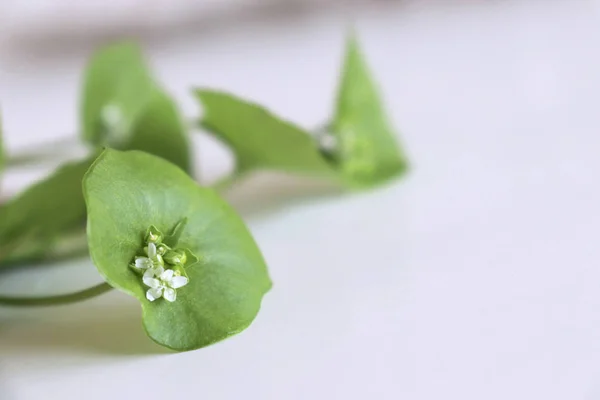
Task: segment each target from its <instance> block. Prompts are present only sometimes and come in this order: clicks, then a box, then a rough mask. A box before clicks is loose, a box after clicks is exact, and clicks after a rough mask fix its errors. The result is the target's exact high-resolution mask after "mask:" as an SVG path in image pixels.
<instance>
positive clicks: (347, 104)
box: [329, 35, 408, 187]
mask: <svg viewBox="0 0 600 400" xmlns="http://www.w3.org/2000/svg"><path fill="white" fill-rule="evenodd" d="M329 128H330V130H331V132H332V133H333V135H334V136H335V138H336V142H337V147H336V150H335V151H334V152H333V154H332V159H333V160H334V163H335V164H336V165H337V167H338V168H339V169H340V171H341V172H342V174H343V176H344V178H345V181H346V182H347V183H348V184H349V185H351V186H356V187H364V186H371V185H376V184H380V183H383V182H385V181H387V180H389V179H391V178H394V177H396V176H398V175H400V174H402V173H403V172H404V171H406V169H407V166H408V164H407V160H406V158H405V156H404V154H403V153H402V152H401V151H400V149H399V147H398V144H397V143H396V135H395V133H394V132H393V131H392V129H391V128H390V124H389V121H388V119H387V116H386V115H385V112H384V109H383V105H382V101H381V99H380V96H379V93H378V91H377V87H376V85H375V83H374V82H373V79H372V78H371V76H370V72H369V68H368V66H367V64H366V62H365V60H364V58H363V56H362V54H361V51H360V49H359V45H358V41H357V40H356V38H355V37H354V35H352V36H351V37H350V38H349V40H348V44H347V50H346V59H345V63H344V67H343V73H342V78H341V82H340V87H339V93H338V101H337V110H336V113H335V116H334V118H333V122H332V123H331V124H330V126H329Z"/></svg>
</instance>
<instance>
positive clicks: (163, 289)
mask: <svg viewBox="0 0 600 400" xmlns="http://www.w3.org/2000/svg"><path fill="white" fill-rule="evenodd" d="M157 242H158V243H157ZM144 252H145V253H146V257H143V256H137V257H135V261H134V262H133V264H132V265H131V266H132V267H133V268H134V269H135V270H137V271H140V272H142V273H143V275H142V282H144V285H146V286H148V287H149V289H148V290H147V291H146V298H147V299H148V300H150V301H154V300H156V299H160V298H161V297H163V298H164V299H165V300H167V301H170V302H173V301H175V300H176V299H177V292H176V291H175V290H176V289H179V288H180V287H182V286H185V285H187V283H188V278H187V277H185V276H182V275H181V273H180V272H179V270H174V269H173V267H181V268H183V266H184V264H185V261H186V255H185V251H183V250H180V249H175V250H171V249H169V248H168V247H167V246H166V245H164V244H160V235H156V236H153V235H152V233H150V234H149V235H148V246H147V247H145V248H144Z"/></svg>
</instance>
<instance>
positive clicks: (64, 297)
mask: <svg viewBox="0 0 600 400" xmlns="http://www.w3.org/2000/svg"><path fill="white" fill-rule="evenodd" d="M111 289H112V286H110V285H109V284H108V283H106V282H103V283H101V284H99V285H96V286H92V287H91V288H87V289H84V290H81V291H79V292H74V293H68V294H61V295H58V296H48V297H10V296H0V305H6V306H14V307H34V306H38V307H41V306H56V305H60V304H69V303H75V302H78V301H82V300H86V299H90V298H92V297H96V296H99V295H101V294H103V293H106V292H108V291H109V290H111Z"/></svg>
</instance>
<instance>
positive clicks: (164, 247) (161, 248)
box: [156, 243, 171, 256]
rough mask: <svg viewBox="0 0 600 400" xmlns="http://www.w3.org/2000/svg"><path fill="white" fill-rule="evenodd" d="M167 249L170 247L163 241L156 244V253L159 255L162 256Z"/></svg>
mask: <svg viewBox="0 0 600 400" xmlns="http://www.w3.org/2000/svg"><path fill="white" fill-rule="evenodd" d="M169 250H171V248H170V247H169V246H167V245H166V244H164V243H161V244H159V245H158V246H156V253H157V254H158V255H160V256H164V255H165V254H166V253H167V252H168V251H169Z"/></svg>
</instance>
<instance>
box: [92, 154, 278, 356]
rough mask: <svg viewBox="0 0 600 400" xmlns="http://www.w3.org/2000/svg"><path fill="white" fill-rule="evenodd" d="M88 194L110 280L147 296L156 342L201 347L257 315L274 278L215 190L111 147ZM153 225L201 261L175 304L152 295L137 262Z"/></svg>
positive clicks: (99, 261)
mask: <svg viewBox="0 0 600 400" xmlns="http://www.w3.org/2000/svg"><path fill="white" fill-rule="evenodd" d="M84 196H85V199H86V204H87V210H88V226H87V229H88V242H89V247H90V254H91V256H92V260H93V261H94V263H95V265H96V267H97V268H98V270H99V271H100V273H101V274H102V275H103V276H104V278H105V279H106V280H107V282H108V283H109V284H111V285H112V286H114V287H115V288H118V289H120V290H122V291H124V292H125V293H128V294H130V295H132V296H134V297H135V298H137V299H138V300H139V301H140V303H141V305H142V311H143V321H144V327H145V329H146V332H147V333H148V335H149V336H150V338H152V339H153V340H154V341H156V342H157V343H159V344H161V345H163V346H166V347H169V348H171V349H175V350H180V351H183V350H191V349H196V348H199V347H203V346H206V345H209V344H211V343H214V342H216V341H219V340H222V339H224V338H227V337H229V336H231V335H233V334H235V333H237V332H240V331H242V330H243V329H244V328H246V327H247V326H248V325H249V324H250V323H251V322H252V320H253V319H254V318H255V316H256V314H257V313H258V310H259V308H260V303H261V300H262V297H263V295H264V294H265V293H266V292H267V291H268V290H269V289H270V287H271V281H270V279H269V277H268V273H267V269H266V266H265V263H264V261H263V258H262V256H261V254H260V251H259V250H258V248H257V246H256V244H255V242H254V240H253V239H252V236H251V235H250V233H249V232H248V230H247V228H246V227H245V225H244V223H243V222H242V220H241V219H240V217H239V216H238V215H237V214H236V213H235V212H234V211H233V210H232V209H231V207H230V206H228V205H227V204H226V203H225V202H224V201H223V200H221V199H220V198H219V196H218V195H217V194H216V193H215V192H214V191H213V190H211V189H207V188H202V187H200V186H198V185H197V184H196V183H195V182H194V181H193V180H192V179H191V178H189V177H188V176H187V175H186V174H185V173H184V172H183V171H181V170H180V169H179V168H177V167H175V166H174V165H172V164H170V163H168V162H166V161H164V160H162V159H160V158H158V157H155V156H152V155H150V154H147V153H143V152H139V151H129V152H120V151H117V150H110V149H107V150H105V151H104V153H103V154H102V155H100V157H99V158H98V159H97V161H96V162H95V163H94V164H93V165H92V167H91V168H90V170H89V171H88V173H87V174H86V176H85V178H84ZM150 226H154V227H155V228H156V229H158V230H160V232H163V233H165V234H167V235H168V237H170V238H172V239H175V240H176V239H178V240H177V246H178V247H180V248H184V249H188V250H189V251H191V253H193V254H194V255H196V256H198V257H199V260H200V261H199V262H197V263H196V264H195V265H193V266H190V267H187V268H186V273H187V275H188V277H189V283H188V284H187V285H186V286H184V287H182V288H180V289H177V299H176V301H175V302H172V303H171V302H168V301H166V300H165V299H163V298H159V299H157V300H155V301H153V302H150V301H149V300H147V299H146V294H145V293H146V290H147V289H148V288H147V287H145V286H144V284H143V283H142V281H141V278H140V276H139V274H137V273H136V272H135V271H133V269H132V268H131V267H130V266H129V265H130V264H131V263H132V262H133V261H134V258H135V256H136V255H140V251H141V249H142V248H143V247H144V246H145V243H144V240H143V239H144V237H145V235H146V233H147V230H148V228H149V227H150ZM170 244H173V243H170ZM190 256H191V254H190ZM115 340H118V338H117V339H115Z"/></svg>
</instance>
